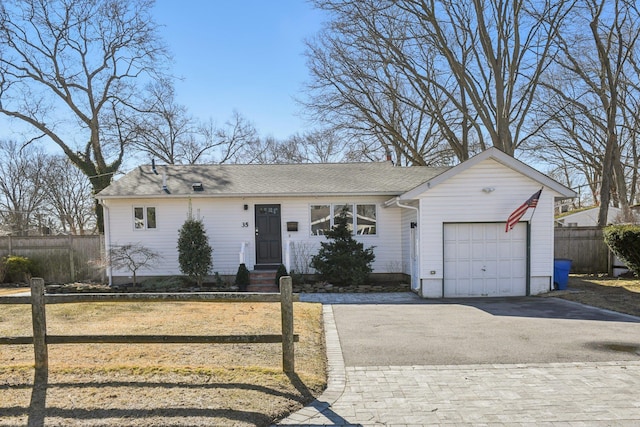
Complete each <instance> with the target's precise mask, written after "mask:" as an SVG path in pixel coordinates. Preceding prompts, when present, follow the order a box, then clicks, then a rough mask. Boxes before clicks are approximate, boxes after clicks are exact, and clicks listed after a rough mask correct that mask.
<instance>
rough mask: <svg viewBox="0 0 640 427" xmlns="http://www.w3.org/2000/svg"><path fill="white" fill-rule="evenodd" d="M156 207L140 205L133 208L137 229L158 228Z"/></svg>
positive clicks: (134, 224)
mask: <svg viewBox="0 0 640 427" xmlns="http://www.w3.org/2000/svg"><path fill="white" fill-rule="evenodd" d="M156 225H157V223H156V208H155V207H140V206H136V207H134V208H133V227H134V228H135V229H136V230H148V229H153V228H156Z"/></svg>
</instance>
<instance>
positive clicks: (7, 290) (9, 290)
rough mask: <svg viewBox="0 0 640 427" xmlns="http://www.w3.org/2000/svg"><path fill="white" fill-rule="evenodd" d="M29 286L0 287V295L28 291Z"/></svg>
mask: <svg viewBox="0 0 640 427" xmlns="http://www.w3.org/2000/svg"><path fill="white" fill-rule="evenodd" d="M30 290H31V289H30V288H0V296H3V295H12V294H19V293H21V292H29V291H30Z"/></svg>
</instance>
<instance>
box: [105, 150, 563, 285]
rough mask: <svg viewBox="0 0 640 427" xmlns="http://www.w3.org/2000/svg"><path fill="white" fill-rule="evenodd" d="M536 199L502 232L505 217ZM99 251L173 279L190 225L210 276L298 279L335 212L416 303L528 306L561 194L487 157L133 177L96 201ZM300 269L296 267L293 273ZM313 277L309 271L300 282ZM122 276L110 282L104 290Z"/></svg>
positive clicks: (545, 263)
mask: <svg viewBox="0 0 640 427" xmlns="http://www.w3.org/2000/svg"><path fill="white" fill-rule="evenodd" d="M540 188H543V191H542V194H541V197H540V199H539V202H538V205H537V208H536V209H535V210H534V209H529V210H528V211H527V212H526V213H525V215H524V216H523V217H522V219H521V221H520V222H519V223H518V224H517V225H516V226H515V227H514V228H513V230H511V231H509V232H505V223H506V220H507V218H508V217H509V215H510V214H511V212H513V211H514V210H515V209H516V208H517V207H518V206H520V205H522V204H523V202H525V201H526V200H527V199H528V198H529V197H530V196H531V195H532V194H533V193H535V192H536V191H538V190H539V189H540ZM97 197H98V199H99V201H100V203H101V204H102V205H103V206H104V212H105V245H106V249H107V251H108V250H109V248H111V247H114V246H118V245H123V244H130V243H139V244H142V245H144V246H145V247H148V248H151V249H153V250H155V251H157V252H159V253H160V254H161V255H162V259H161V261H160V262H158V263H157V265H156V266H155V267H154V268H153V269H149V270H145V271H138V276H139V277H141V278H144V276H169V275H179V274H180V270H179V267H178V260H177V258H178V257H177V249H176V245H177V240H178V230H179V228H180V227H181V226H182V224H183V223H184V221H185V219H186V218H187V214H188V211H189V206H191V209H192V212H193V215H194V216H196V217H199V218H201V219H202V220H203V222H204V224H205V227H206V230H207V235H208V237H209V241H210V244H211V246H212V247H213V250H214V251H213V261H214V266H213V271H215V272H218V273H219V274H221V275H235V273H236V271H237V269H238V265H239V264H240V263H241V262H244V263H245V264H246V265H247V267H248V268H249V269H250V270H251V269H269V268H274V267H277V266H278V265H279V264H281V263H282V264H284V265H285V266H286V267H287V270H288V271H291V270H292V269H293V270H297V271H298V272H303V273H304V272H305V271H304V270H305V269H307V271H308V266H307V265H306V263H308V261H309V256H310V255H313V254H315V253H316V252H317V250H318V248H319V247H320V242H322V241H324V239H325V237H324V236H323V234H324V231H325V230H327V229H329V228H330V227H331V226H332V225H333V218H334V216H335V215H337V213H338V212H339V211H340V209H341V208H342V207H343V206H345V205H346V206H348V208H349V210H350V212H351V213H352V221H353V230H354V235H355V237H356V238H357V239H358V240H360V241H362V242H363V243H364V245H365V247H369V246H375V254H376V259H375V262H374V264H373V269H374V271H373V272H374V274H377V273H400V274H404V275H405V277H407V279H408V280H410V281H411V287H412V289H413V290H414V291H415V292H416V293H418V294H419V295H421V296H423V297H426V298H442V297H476V296H477V297H480V296H520V295H535V294H539V293H542V292H546V291H548V290H550V289H553V226H554V218H553V214H554V212H553V211H554V201H556V200H559V199H564V198H570V197H575V193H574V192H573V191H572V190H570V189H569V188H567V187H565V186H563V185H561V184H559V183H558V182H556V181H554V180H552V179H550V178H549V177H547V176H546V175H544V174H542V173H540V172H538V171H536V170H535V169H533V168H531V167H530V166H528V165H526V164H524V163H522V162H520V161H518V160H516V159H514V158H512V157H510V156H507V155H506V154H504V153H502V152H501V151H499V150H497V149H495V148H491V149H489V150H487V151H484V152H483V153H481V154H479V155H477V156H475V157H473V158H471V159H470V160H468V161H466V162H464V163H461V164H459V165H457V166H455V167H451V168H432V167H418V166H414V167H397V166H393V165H392V164H391V163H390V162H381V163H338V164H288V165H207V166H205V165H199V166H198V165H195V166H157V167H154V166H140V167H138V168H136V169H134V170H133V171H131V172H129V173H128V174H127V175H126V176H124V177H123V178H121V179H119V180H117V181H115V182H113V183H112V184H111V185H110V186H109V187H107V188H106V189H105V190H103V191H102V192H100V193H99V194H98V196H97ZM302 264H305V265H302ZM310 272H312V271H310ZM129 276H130V273H129V272H128V271H118V270H113V271H109V279H110V282H112V283H119V282H124V281H130V279H129Z"/></svg>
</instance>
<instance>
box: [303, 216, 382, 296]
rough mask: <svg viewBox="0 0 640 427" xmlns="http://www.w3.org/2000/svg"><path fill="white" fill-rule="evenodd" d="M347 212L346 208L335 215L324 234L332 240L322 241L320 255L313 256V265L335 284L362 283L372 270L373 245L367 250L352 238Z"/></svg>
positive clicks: (324, 277)
mask: <svg viewBox="0 0 640 427" xmlns="http://www.w3.org/2000/svg"><path fill="white" fill-rule="evenodd" d="M347 213H348V211H347V210H346V209H343V210H342V212H340V214H339V215H338V216H337V217H336V219H335V225H334V226H333V227H332V228H331V230H329V231H327V233H326V234H325V236H326V237H327V238H328V239H329V241H328V242H322V243H320V245H321V248H320V250H319V251H318V254H317V255H315V256H313V257H312V258H311V267H313V268H315V269H316V271H317V272H318V274H320V276H322V278H323V279H325V280H327V281H329V282H331V283H333V284H336V285H361V284H363V283H365V282H366V281H367V280H368V278H369V273H371V271H372V268H371V263H373V260H374V259H375V254H374V253H373V248H374V247H373V246H372V247H370V248H368V249H365V248H364V244H362V243H360V242H358V241H357V240H355V239H354V238H353V236H352V235H351V230H350V229H349V227H348V224H347V223H348V217H347Z"/></svg>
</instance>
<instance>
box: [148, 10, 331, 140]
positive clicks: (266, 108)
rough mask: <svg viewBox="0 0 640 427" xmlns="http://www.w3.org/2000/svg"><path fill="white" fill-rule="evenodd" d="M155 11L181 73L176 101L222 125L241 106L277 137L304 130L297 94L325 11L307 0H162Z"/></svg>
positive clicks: (260, 129)
mask: <svg viewBox="0 0 640 427" xmlns="http://www.w3.org/2000/svg"><path fill="white" fill-rule="evenodd" d="M155 16H156V20H157V22H158V23H159V24H160V25H163V26H164V28H163V29H162V35H163V36H164V39H165V41H166V42H167V43H168V45H169V48H170V49H171V51H172V52H173V55H174V61H175V62H174V64H173V69H174V72H175V74H176V75H178V76H180V77H182V78H183V79H184V80H183V81H181V82H178V83H177V85H176V89H177V90H176V92H177V102H178V103H180V104H183V105H185V106H186V107H187V108H188V109H189V111H190V112H191V114H193V115H194V116H196V117H197V118H199V119H202V120H208V119H209V118H212V119H213V120H214V121H216V122H217V123H218V124H222V123H223V122H224V121H225V120H227V119H229V118H230V117H231V114H232V112H233V111H234V110H237V111H238V112H239V113H240V114H242V115H243V116H244V117H246V118H247V119H248V120H250V121H252V122H253V123H254V125H255V126H256V128H257V129H258V132H259V133H260V135H263V136H267V135H271V136H274V137H276V138H286V137H287V136H289V135H291V134H293V133H296V132H301V131H304V130H305V124H304V121H303V119H302V118H300V117H298V115H297V112H298V110H299V107H298V105H296V103H295V101H294V97H296V96H302V93H301V91H302V86H303V83H304V82H305V80H306V79H307V76H308V74H307V68H306V65H305V58H304V55H303V53H304V43H303V40H304V39H305V38H308V37H311V36H313V35H314V34H316V33H317V31H318V30H319V29H320V25H321V23H322V19H323V15H322V13H321V12H320V11H317V10H314V9H313V8H312V7H311V5H310V4H308V3H307V2H306V1H304V0H241V1H234V0H215V1H211V0H182V1H177V0H157V2H156V6H155Z"/></svg>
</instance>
